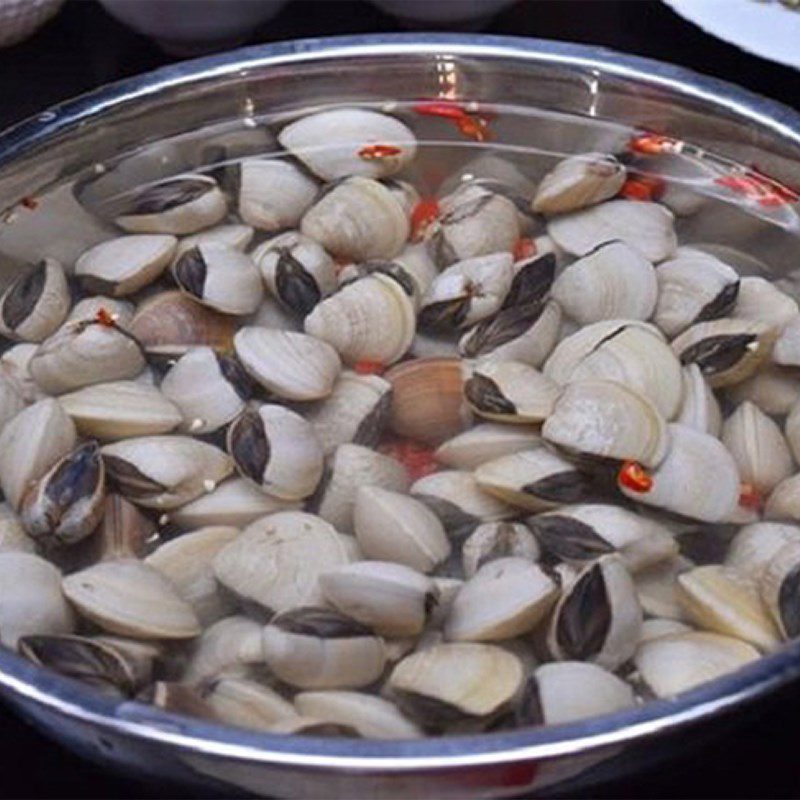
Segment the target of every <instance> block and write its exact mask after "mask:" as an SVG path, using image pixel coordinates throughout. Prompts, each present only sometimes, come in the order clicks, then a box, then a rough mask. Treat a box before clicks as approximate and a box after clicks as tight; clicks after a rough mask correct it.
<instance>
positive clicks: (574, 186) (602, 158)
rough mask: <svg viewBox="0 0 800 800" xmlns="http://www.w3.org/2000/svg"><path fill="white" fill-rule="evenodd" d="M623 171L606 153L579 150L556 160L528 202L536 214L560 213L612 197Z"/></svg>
mask: <svg viewBox="0 0 800 800" xmlns="http://www.w3.org/2000/svg"><path fill="white" fill-rule="evenodd" d="M626 174H627V171H626V169H625V167H624V165H623V164H620V162H619V161H617V159H616V158H614V156H612V155H607V154H606V153H582V154H581V155H576V156H570V157H569V158H565V159H564V160H563V161H559V162H558V164H556V166H555V167H554V168H553V169H552V170H550V172H548V173H547V174H546V175H545V176H544V178H542V180H541V182H540V183H539V186H538V188H537V189H536V195H535V196H534V198H533V201H532V202H531V208H532V209H533V210H534V211H536V212H537V213H538V214H564V213H566V212H569V211H577V210H578V209H580V208H586V207H587V206H592V205H594V204H595V203H601V202H603V200H608V199H609V198H611V197H613V196H614V195H615V194H617V192H619V190H620V189H621V188H622V184H623V183H625V177H626Z"/></svg>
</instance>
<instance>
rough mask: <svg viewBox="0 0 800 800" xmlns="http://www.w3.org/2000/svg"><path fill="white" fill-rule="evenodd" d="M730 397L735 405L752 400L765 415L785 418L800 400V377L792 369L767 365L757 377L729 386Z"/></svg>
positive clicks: (757, 373)
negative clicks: (799, 399)
mask: <svg viewBox="0 0 800 800" xmlns="http://www.w3.org/2000/svg"><path fill="white" fill-rule="evenodd" d="M784 330H785V329H784ZM779 341H780V340H779ZM777 346H778V345H777V343H776V345H775V347H776V348H777ZM774 352H775V351H773V354H774ZM798 364H800V361H798ZM728 396H729V397H730V398H731V400H732V401H733V402H734V403H743V402H744V401H745V400H750V401H751V402H753V403H755V404H756V405H757V406H758V407H759V408H760V409H761V410H762V411H763V412H764V413H765V414H774V415H776V416H783V415H784V414H788V413H789V412H790V411H791V409H792V406H793V405H794V404H795V403H796V402H797V400H798V398H800V375H796V374H795V372H794V370H792V369H785V368H783V367H778V366H773V365H771V364H767V365H766V366H762V367H761V368H760V369H759V371H758V372H756V373H755V375H752V376H751V377H749V378H746V379H745V380H743V381H741V382H740V383H737V384H735V385H733V386H729V387H728Z"/></svg>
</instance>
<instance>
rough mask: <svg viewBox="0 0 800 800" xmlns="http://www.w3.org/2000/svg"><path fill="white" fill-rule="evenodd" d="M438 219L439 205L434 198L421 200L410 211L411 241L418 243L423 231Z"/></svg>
mask: <svg viewBox="0 0 800 800" xmlns="http://www.w3.org/2000/svg"><path fill="white" fill-rule="evenodd" d="M438 218H439V203H438V202H437V201H436V199H435V198H423V199H422V200H420V201H419V202H417V204H416V205H415V206H414V208H413V210H412V211H411V240H412V241H414V242H418V241H419V240H420V239H422V238H423V236H424V235H425V231H427V229H428V228H429V227H430V226H431V225H432V224H433V223H434V222H435V221H436V220H437V219H438Z"/></svg>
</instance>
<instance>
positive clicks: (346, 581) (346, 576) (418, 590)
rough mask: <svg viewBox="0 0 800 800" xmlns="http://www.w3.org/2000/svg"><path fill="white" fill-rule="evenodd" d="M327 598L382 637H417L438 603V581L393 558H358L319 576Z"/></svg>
mask: <svg viewBox="0 0 800 800" xmlns="http://www.w3.org/2000/svg"><path fill="white" fill-rule="evenodd" d="M319 585H320V589H321V590H322V594H323V596H324V598H325V599H326V600H327V601H328V603H330V604H331V605H332V606H333V607H334V608H336V609H337V610H339V611H341V612H342V614H345V615H346V616H348V617H350V618H351V619H354V620H356V622H360V623H361V624H362V625H366V626H367V627H368V628H369V629H370V630H372V631H374V632H375V633H377V634H380V635H381V636H418V635H419V634H420V633H421V632H422V629H423V627H424V626H425V623H426V621H427V618H428V615H429V614H430V611H431V609H432V608H433V607H435V606H436V603H437V598H438V595H439V590H438V589H437V587H436V584H435V583H434V582H433V581H432V580H431V579H430V578H428V577H427V576H426V575H423V574H422V573H420V572H417V571H416V570H414V569H411V568H410V567H407V566H405V565H403V564H398V563H395V562H391V561H359V562H357V563H355V564H347V565H345V566H343V567H339V568H337V569H335V570H331V571H330V572H325V573H323V574H322V575H320V578H319Z"/></svg>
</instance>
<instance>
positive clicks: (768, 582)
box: [753, 541, 800, 644]
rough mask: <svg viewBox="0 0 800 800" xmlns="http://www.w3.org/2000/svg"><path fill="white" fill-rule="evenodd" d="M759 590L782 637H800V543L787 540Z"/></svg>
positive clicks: (771, 563) (764, 576)
mask: <svg viewBox="0 0 800 800" xmlns="http://www.w3.org/2000/svg"><path fill="white" fill-rule="evenodd" d="M759 592H760V595H761V600H762V602H763V603H764V605H765V607H766V609H767V612H768V613H769V614H770V616H771V617H772V619H773V621H774V622H775V624H776V625H777V626H778V630H779V631H780V634H781V636H782V637H783V638H784V639H796V638H797V637H798V636H800V542H798V541H791V542H787V543H786V544H784V545H783V547H781V548H780V550H778V551H777V552H776V553H775V555H773V557H772V558H771V559H770V560H769V562H768V563H767V564H766V566H765V567H764V571H763V572H762V574H761V577H760V580H759ZM753 644H757V643H756V642H753Z"/></svg>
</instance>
